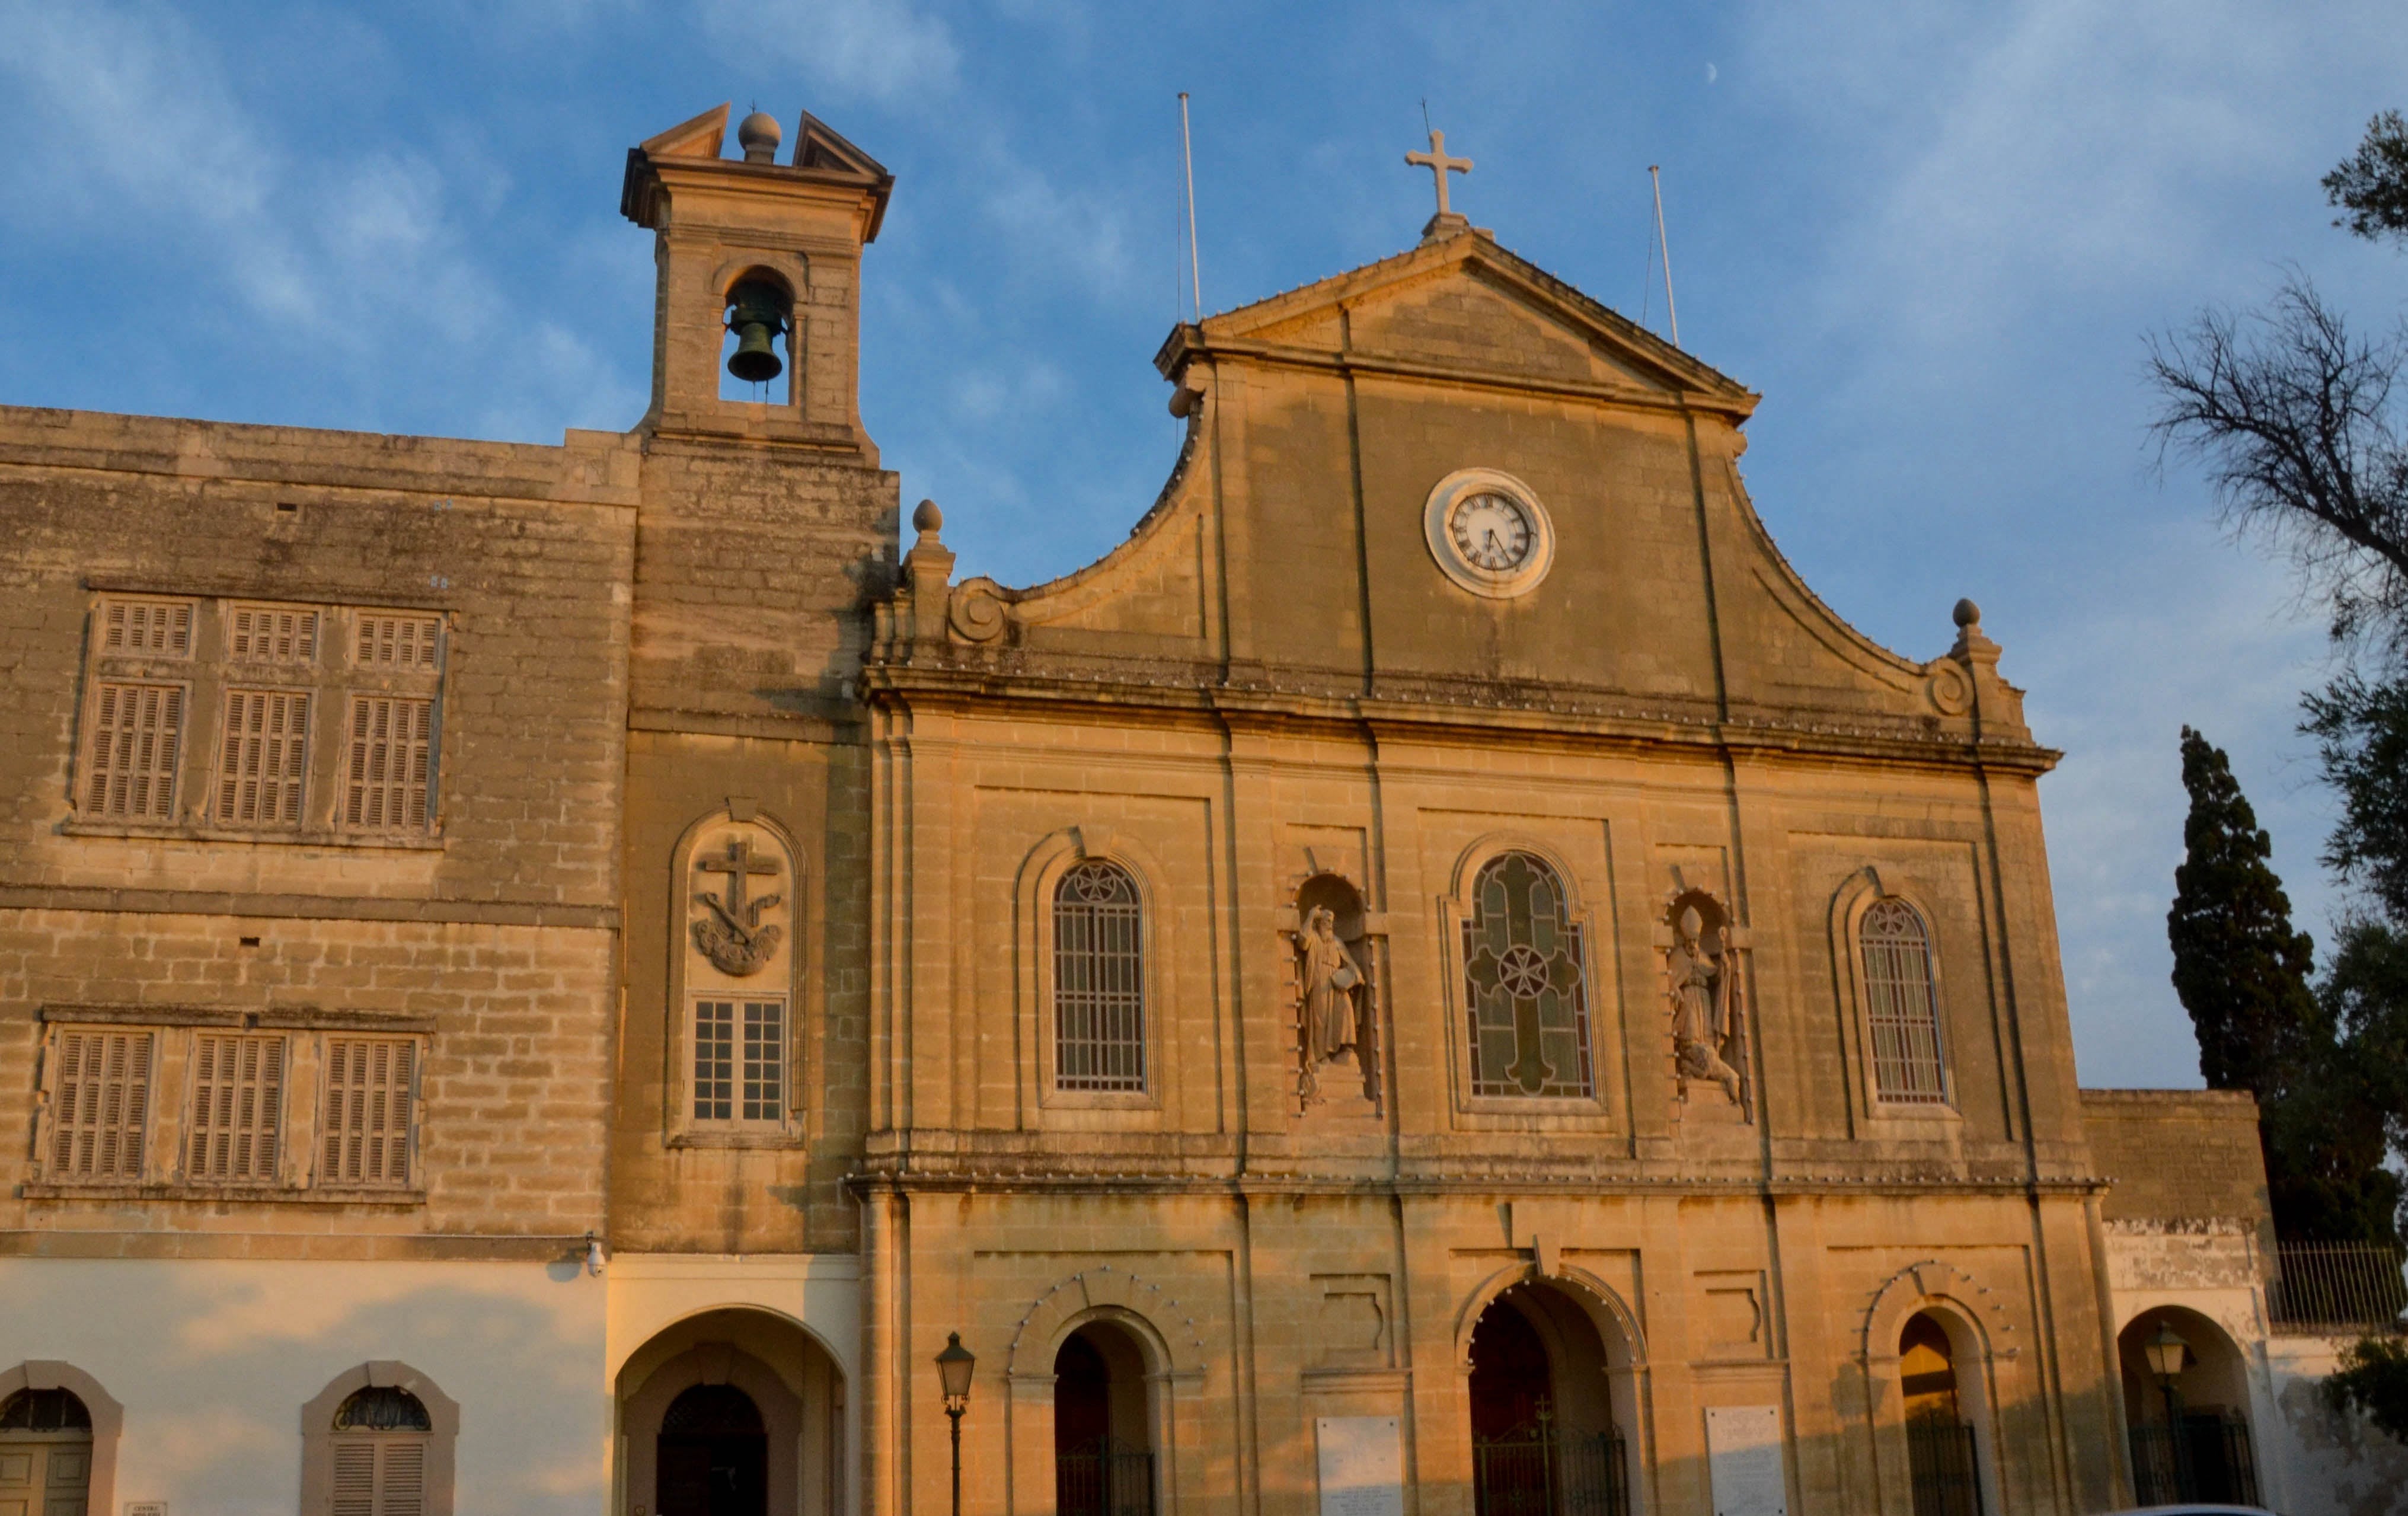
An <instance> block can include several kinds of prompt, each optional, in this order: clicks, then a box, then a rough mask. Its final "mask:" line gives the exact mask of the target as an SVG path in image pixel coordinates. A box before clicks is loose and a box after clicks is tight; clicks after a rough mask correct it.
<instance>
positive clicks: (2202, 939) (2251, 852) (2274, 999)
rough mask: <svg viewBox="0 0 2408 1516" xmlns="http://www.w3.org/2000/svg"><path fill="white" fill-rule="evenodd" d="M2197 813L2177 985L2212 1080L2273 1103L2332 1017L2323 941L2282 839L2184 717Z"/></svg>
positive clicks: (2178, 898) (2178, 934)
mask: <svg viewBox="0 0 2408 1516" xmlns="http://www.w3.org/2000/svg"><path fill="white" fill-rule="evenodd" d="M2182 760H2183V788H2185V789H2186V790H2188V791H2189V792H2190V817H2189V819H2188V820H2187V821H2186V822H2184V823H2183V851H2184V857H2183V862H2182V865H2181V866H2180V867H2178V868H2176V869H2175V870H2174V905H2173V909H2171V910H2170V911H2168V912H2167V913H2166V936H2167V937H2169V938H2170V939H2171V942H2172V944H2173V950H2174V974H2173V979H2174V993H2175V994H2177V995H2180V996H2181V997H2182V1003H2183V1008H2184V1009H2185V1010H2187V1011H2189V1012H2190V1022H2191V1025H2192V1026H2193V1027H2194V1028H2195V1029H2196V1030H2197V1031H2198V1033H2199V1067H2200V1073H2201V1074H2202V1075H2204V1076H2206V1079H2207V1087H2208V1088H2209V1089H2211V1090H2247V1091H2249V1092H2250V1093H2251V1094H2255V1095H2256V1096H2257V1101H2258V1104H2259V1105H2260V1106H2261V1107H2268V1106H2272V1104H2274V1103H2275V1102H2276V1101H2277V1100H2279V1099H2280V1097H2281V1096H2282V1095H2283V1094H2284V1093H2285V1092H2286V1090H2287V1089H2288V1088H2289V1087H2290V1084H2291V1082H2292V1080H2294V1079H2295V1078H2296V1077H2297V1075H2298V1074H2299V1073H2300V1072H2301V1065H2302V1063H2303V1062H2304V1060H2305V1057H2306V1055H2307V1054H2308V1052H2309V1051H2310V1050H2311V1048H2312V1047H2313V1046H2314V1044H2315V1041H2316V1040H2317V1039H2316V1037H2315V1031H2316V1029H2318V1028H2319V1027H2321V1025H2322V1024H2323V1017H2322V1014H2321V1012H2320V1010H2319V1008H2318V1007H2317V1005H2316V1000H2315V995H2314V994H2312V993H2311V992H2310V990H2309V988H2308V976H2309V974H2310V973H2311V972H2312V971H2313V969H2314V966H2315V943H2314V942H2313V941H2312V940H2311V939H2310V938H2309V937H2308V935H2307V934H2306V933H2305V932H2295V931H2293V930H2292V929H2291V902H2290V898H2289V897H2288V896H2287V895H2286V894H2284V893H2283V881H2282V880H2279V879H2277V878H2276V877H2275V875H2274V870H2273V868H2272V866H2271V865H2269V864H2268V862H2267V859H2268V858H2269V857H2271V856H2272V852H2273V844H2272V841H2271V840H2270V839H2269V838H2268V837H2267V836H2266V834H2265V832H2264V831H2262V830H2261V829H2260V828H2259V827H2258V825H2257V813H2256V812H2255V811H2253V810H2251V809H2250V808H2249V801H2248V800H2247V798H2246V797H2244V796H2243V794H2242V793H2241V785H2240V783H2239V781H2238V780H2236V779H2233V777H2232V765H2231V762H2230V760H2229V759H2227V758H2226V757H2225V755H2224V751H2223V750H2222V749H2220V748H2216V747H2214V746H2213V745H2212V744H2210V743H2209V742H2208V740H2207V738H2205V737H2201V736H2200V735H2199V734H2198V733H2197V732H2194V731H2192V730H2191V729H2190V728H2189V727H2187V726H2186V727H2184V728H2183V734H2182Z"/></svg>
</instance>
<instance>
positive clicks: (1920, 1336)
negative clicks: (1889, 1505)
mask: <svg viewBox="0 0 2408 1516" xmlns="http://www.w3.org/2000/svg"><path fill="white" fill-rule="evenodd" d="M1898 1352H1899V1370H1898V1371H1899V1388H1900V1389H1902V1390H1903V1391H1905V1393H1906V1456H1907V1470H1908V1474H1909V1478H1910V1480H1911V1484H1912V1487H1913V1490H1914V1516H1981V1512H1982V1477H1981V1452H1980V1437H1979V1435H1978V1434H1977V1433H1976V1432H1975V1430H1974V1427H1973V1423H1972V1422H1971V1419H1970V1418H1968V1417H1967V1415H1966V1413H1965V1406H1964V1397H1963V1396H1961V1395H1960V1394H1958V1385H1957V1349H1956V1345H1955V1343H1954V1342H1952V1341H1951V1340H1950V1339H1949V1336H1948V1327H1947V1325H1946V1323H1943V1322H1942V1321H1941V1320H1940V1319H1939V1318H1938V1317H1936V1316H1933V1315H1932V1314H1931V1313H1930V1312H1929V1311H1917V1312H1916V1313H1915V1314H1914V1315H1913V1316H1910V1317H1908V1318H1907V1322H1906V1329H1905V1330H1904V1331H1903V1332H1901V1333H1900V1334H1899V1344H1898Z"/></svg>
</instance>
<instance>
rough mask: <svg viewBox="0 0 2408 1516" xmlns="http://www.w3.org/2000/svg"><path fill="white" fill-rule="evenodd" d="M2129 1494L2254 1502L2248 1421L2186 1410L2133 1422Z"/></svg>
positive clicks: (2148, 1502)
mask: <svg viewBox="0 0 2408 1516" xmlns="http://www.w3.org/2000/svg"><path fill="white" fill-rule="evenodd" d="M2132 1494H2133V1495H2135V1496H2136V1497H2137V1498H2138V1499H2139V1501H2140V1503H2141V1504H2142V1505H2143V1506H2171V1505H2174V1504H2176V1503H2177V1502H2181V1503H2188V1502H2191V1501H2205V1502H2208V1503H2211V1504H2221V1505H2232V1506H2254V1505H2256V1504H2257V1460H2256V1458H2255V1457H2253V1456H2252V1455H2251V1453H2250V1451H2249V1427H2248V1425H2247V1423H2243V1422H2242V1421H2240V1420H2238V1419H2235V1418H2229V1417H2223V1416H2215V1415H2201V1416H2185V1417H2184V1418H2183V1419H2182V1420H2181V1421H2179V1422H2176V1423H2173V1424H2172V1425H2171V1426H2170V1425H2168V1424H2167V1423H2163V1422H2156V1423H2143V1424H2140V1425H2135V1426H2134V1427H2133V1428H2132Z"/></svg>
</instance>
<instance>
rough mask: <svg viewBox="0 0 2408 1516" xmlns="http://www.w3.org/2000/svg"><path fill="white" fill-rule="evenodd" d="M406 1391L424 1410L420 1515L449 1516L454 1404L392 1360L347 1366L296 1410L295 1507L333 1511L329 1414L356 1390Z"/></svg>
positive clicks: (456, 1428)
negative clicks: (423, 1502)
mask: <svg viewBox="0 0 2408 1516" xmlns="http://www.w3.org/2000/svg"><path fill="white" fill-rule="evenodd" d="M388 1388H390V1389H396V1390H407V1391H409V1394H411V1395H412V1396H413V1397H415V1398H416V1399H417V1401H418V1403H419V1404H420V1405H422V1406H424V1407H425V1408H426V1418H427V1421H428V1422H429V1423H431V1430H430V1432H429V1435H428V1437H427V1439H426V1516H452V1455H453V1450H454V1448H455V1446H456V1445H457V1443H458V1442H459V1439H460V1403H459V1402H458V1401H456V1400H454V1399H452V1397H451V1396H450V1395H447V1394H444V1393H443V1390H442V1387H441V1386H440V1385H437V1383H436V1382H435V1380H433V1379H431V1378H430V1377H428V1376H427V1375H425V1374H423V1373H421V1372H420V1371H419V1370H417V1369H415V1368H412V1367H410V1366H409V1365H408V1364H405V1363H401V1362H398V1361H397V1360H394V1359H390V1358H380V1359H372V1360H370V1361H369V1362H367V1363H365V1364H361V1365H360V1366H357V1367H355V1368H347V1369H345V1370H344V1371H343V1372H341V1373H340V1374H337V1375H336V1376H335V1377H334V1378H333V1379H331V1380H327V1381H326V1387H325V1388H324V1389H322V1390H321V1391H319V1392H318V1394H317V1395H316V1397H315V1398H313V1399H312V1400H310V1401H309V1403H308V1405H305V1406H303V1407H302V1408H301V1509H303V1510H304V1511H322V1510H328V1509H333V1505H334V1498H335V1452H334V1449H335V1413H336V1412H337V1411H338V1410H340V1409H342V1408H343V1402H344V1401H346V1400H349V1399H350V1398H351V1396H352V1395H353V1394H357V1393H358V1392H360V1391H362V1390H368V1389H388Z"/></svg>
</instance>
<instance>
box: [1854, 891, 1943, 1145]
mask: <svg viewBox="0 0 2408 1516" xmlns="http://www.w3.org/2000/svg"><path fill="white" fill-rule="evenodd" d="M1856 939H1857V943H1858V946H1859V948H1860V949H1861V951H1862V952H1863V955H1864V971H1865V980H1864V983H1865V1000H1866V1018H1865V1019H1866V1022H1867V1023H1868V1027H1869V1030H1870V1031H1871V1036H1872V1053H1873V1095H1874V1098H1876V1099H1878V1100H1882V1101H1886V1102H1889V1103H1891V1104H1894V1105H1910V1106H1937V1105H1943V1104H1945V1103H1946V1102H1947V1099H1948V1080H1947V1068H1946V1065H1945V1064H1944V1062H1943V1060H1942V1050H1941V1041H1940V997H1939V995H1938V994H1937V993H1936V987H1935V986H1934V984H1933V982H1932V972H1931V934H1930V932H1929V930H1928V929H1927V928H1926V927H1925V925H1924V923H1923V917H1922V914H1921V913H1920V912H1918V911H1917V910H1916V909H1915V908H1914V907H1913V906H1911V905H1908V904H1907V903H1906V902H1905V901H1903V900H1901V899H1899V897H1898V896H1896V895H1884V896H1883V897H1882V898H1880V899H1878V900H1876V901H1874V902H1873V903H1872V904H1871V906H1869V907H1867V908H1866V909H1865V913H1864V916H1863V918H1862V919H1861V920H1860V921H1858V922H1857V924H1856Z"/></svg>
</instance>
